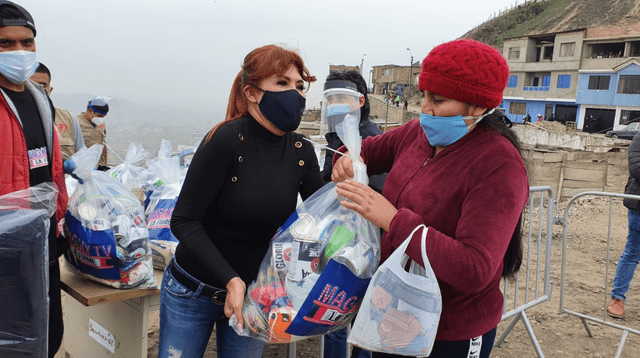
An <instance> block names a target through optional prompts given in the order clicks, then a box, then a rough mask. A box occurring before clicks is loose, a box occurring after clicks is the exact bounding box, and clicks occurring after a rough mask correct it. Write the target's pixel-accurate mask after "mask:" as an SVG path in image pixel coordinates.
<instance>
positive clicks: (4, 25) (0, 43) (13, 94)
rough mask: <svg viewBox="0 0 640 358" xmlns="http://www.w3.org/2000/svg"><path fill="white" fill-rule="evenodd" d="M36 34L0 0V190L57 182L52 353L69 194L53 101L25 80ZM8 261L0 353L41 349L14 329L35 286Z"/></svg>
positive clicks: (25, 16) (26, 318) (21, 12)
mask: <svg viewBox="0 0 640 358" xmlns="http://www.w3.org/2000/svg"><path fill="white" fill-rule="evenodd" d="M35 37H36V28H35V23H34V21H33V18H32V17H31V15H30V14H29V12H27V10H25V9H24V8H23V7H21V6H19V5H17V4H14V3H13V2H11V1H4V0H0V133H2V134H1V136H0V138H1V139H0V195H5V194H8V193H12V192H15V191H19V190H24V189H27V188H29V187H32V186H35V185H38V184H41V183H45V182H53V183H55V184H56V186H57V187H58V198H57V202H56V213H55V215H54V216H53V217H52V218H51V225H50V230H49V233H48V239H49V257H48V261H49V292H48V296H49V325H48V332H49V334H48V352H49V354H48V355H49V357H53V356H54V355H55V354H56V352H57V351H58V349H59V348H60V343H61V341H62V333H63V325H62V307H61V298H60V266H59V263H58V257H59V255H58V254H59V252H58V250H57V240H56V239H57V237H59V235H58V234H59V231H58V228H59V226H58V222H59V221H60V220H61V219H62V218H63V217H64V213H65V212H66V207H67V201H68V196H67V191H66V186H65V182H64V173H63V171H62V154H61V152H60V145H59V143H58V135H57V134H56V129H55V126H54V113H55V112H54V107H53V104H52V103H51V100H50V99H49V97H48V96H47V94H46V92H45V90H44V89H43V88H42V87H41V86H39V85H37V84H35V83H34V82H31V81H29V77H31V76H32V75H33V73H34V72H35V70H36V68H37V67H38V61H36V54H35V52H36V43H35ZM26 239H27V238H25V240H26ZM60 254H61V252H60ZM5 257H6V256H5ZM14 257H18V258H20V257H22V256H20V255H18V256H16V255H14ZM29 260H31V259H29ZM7 261H9V262H11V260H7V259H5V260H1V261H0V275H3V273H4V272H8V273H7V275H8V279H9V282H8V283H7V282H6V281H2V280H1V279H2V278H7V277H3V276H0V281H2V282H4V283H5V284H4V286H3V287H0V291H2V294H0V298H2V299H3V302H2V303H1V304H0V332H5V333H9V335H8V336H7V335H6V334H4V335H3V337H2V338H3V339H0V341H2V343H0V356H2V357H7V356H15V355H16V354H18V355H20V356H26V355H24V354H23V353H22V352H21V351H19V350H22V351H24V350H25V349H26V350H27V351H28V352H31V353H33V351H35V350H39V349H42V351H44V349H45V347H44V345H43V346H42V347H40V346H38V347H35V346H34V345H35V344H36V343H38V342H39V341H40V340H39V339H38V338H42V337H21V336H19V334H17V335H16V334H15V333H16V330H17V331H18V332H19V331H20V329H21V328H22V327H23V326H24V325H25V324H26V323H29V322H30V321H31V319H30V318H32V316H33V315H35V314H36V313H37V312H34V310H33V309H32V308H29V302H32V301H33V300H34V299H35V297H34V293H33V292H36V291H37V289H36V288H35V287H33V290H30V289H27V290H24V292H23V291H18V290H13V291H12V290H11V289H12V281H11V272H12V269H13V271H15V268H14V267H10V266H11V265H10V264H9V263H8V262H7ZM20 264H22V265H25V266H26V267H33V270H34V272H35V269H36V264H37V263H36V262H32V261H29V262H22V263H20ZM3 269H5V270H7V271H3ZM14 286H15V284H14ZM32 291H33V292H32ZM43 299H45V298H43ZM36 323H37V324H39V325H45V324H46V322H36ZM5 329H8V331H6V330H5ZM12 333H14V335H13V336H12ZM16 352H17V353H16ZM25 354H26V353H25Z"/></svg>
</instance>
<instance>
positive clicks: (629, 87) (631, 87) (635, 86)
mask: <svg viewBox="0 0 640 358" xmlns="http://www.w3.org/2000/svg"><path fill="white" fill-rule="evenodd" d="M618 93H625V94H640V76H620V81H619V82H618Z"/></svg>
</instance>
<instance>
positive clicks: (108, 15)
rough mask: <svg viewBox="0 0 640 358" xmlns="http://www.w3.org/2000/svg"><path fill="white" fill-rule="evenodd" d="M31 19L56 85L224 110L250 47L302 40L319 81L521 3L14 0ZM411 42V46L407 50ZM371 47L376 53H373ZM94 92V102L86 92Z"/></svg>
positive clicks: (417, 51)
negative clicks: (334, 70)
mask: <svg viewBox="0 0 640 358" xmlns="http://www.w3.org/2000/svg"><path fill="white" fill-rule="evenodd" d="M14 1H16V3H18V4H20V5H22V6H24V7H25V8H26V9H27V10H28V11H29V12H30V13H31V15H32V16H33V18H34V20H35V24H36V29H37V36H36V46H37V58H38V60H39V61H41V62H43V63H44V64H46V65H47V67H49V69H50V70H51V72H52V77H53V79H52V86H53V87H54V88H55V90H54V92H53V94H52V99H53V100H54V102H55V96H56V93H60V94H67V93H76V92H84V93H89V94H92V95H93V94H95V95H103V96H109V97H113V98H123V99H128V100H131V101H134V102H142V101H143V102H145V103H162V104H172V105H175V106H181V107H189V108H194V107H199V108H205V109H207V110H210V111H211V115H212V119H214V118H215V119H216V120H218V119H217V118H218V117H220V118H222V117H223V116H224V112H225V109H226V103H227V99H228V96H229V90H230V87H231V83H232V81H233V78H234V77H235V76H236V74H237V73H238V71H239V70H240V66H241V64H242V60H243V58H244V56H245V55H246V54H247V53H249V52H250V51H251V50H253V49H254V48H256V47H260V46H262V45H266V44H272V43H276V44H285V45H288V46H290V47H293V48H295V49H297V50H298V51H299V52H300V54H301V55H302V57H303V59H304V60H305V64H306V65H307V67H308V68H309V70H310V71H311V73H312V74H313V75H315V76H316V77H317V78H318V81H317V82H316V83H314V84H313V85H312V86H311V90H310V91H309V93H308V95H307V108H311V107H314V106H318V104H319V102H320V100H321V88H322V84H323V83H324V79H325V78H326V76H327V75H328V73H329V65H332V64H333V65H352V66H359V65H360V63H361V61H362V59H363V58H364V74H366V76H365V77H366V79H367V82H369V71H370V70H371V66H377V65H385V64H396V65H405V66H408V65H409V64H410V58H411V55H413V58H414V61H419V60H420V61H421V60H422V59H423V58H424V57H425V56H426V55H427V53H428V52H429V51H430V50H431V49H432V48H433V47H434V46H436V45H438V44H440V43H442V42H446V41H450V40H453V39H455V38H458V37H460V36H462V35H463V34H464V33H466V32H467V31H468V30H470V29H472V28H473V27H474V26H476V25H478V24H480V23H482V22H484V21H485V20H487V19H488V18H489V17H490V16H491V15H492V14H494V13H497V12H498V11H499V10H504V9H505V8H507V7H508V8H511V7H512V6H513V5H515V4H517V3H518V4H521V3H522V2H523V0H520V1H518V2H516V1H515V0H510V1H507V0H492V1H489V2H486V1H477V0H449V1H446V0H445V1H426V0H392V1H380V0H367V1H353V0H321V1H309V0H287V1H284V0H217V1H216V0H172V1H168V0H51V1H49V0H14ZM407 48H410V49H411V52H409V51H408V50H407ZM365 54H366V55H365ZM87 100H89V99H87Z"/></svg>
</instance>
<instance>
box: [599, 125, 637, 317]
mask: <svg viewBox="0 0 640 358" xmlns="http://www.w3.org/2000/svg"><path fill="white" fill-rule="evenodd" d="M628 155H629V180H628V181H627V186H626V187H625V189H624V193H625V194H628V195H640V184H639V183H640V136H639V135H638V134H636V135H635V136H634V137H633V140H632V141H631V144H630V145H629V154H628ZM623 204H624V206H625V207H626V208H627V209H628V212H627V217H628V218H629V225H628V226H629V234H628V235H627V244H626V245H625V246H624V251H622V255H621V256H620V260H618V266H617V267H616V275H615V277H614V279H613V289H612V290H611V302H610V303H609V307H607V313H609V316H611V317H614V318H622V317H623V316H624V302H625V301H626V300H627V297H626V296H625V295H626V294H627V291H629V285H630V284H631V280H632V279H633V274H634V273H635V271H636V267H638V262H640V201H639V200H635V199H629V198H625V199H624V201H623Z"/></svg>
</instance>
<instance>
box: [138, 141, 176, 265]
mask: <svg viewBox="0 0 640 358" xmlns="http://www.w3.org/2000/svg"><path fill="white" fill-rule="evenodd" d="M162 143H163V147H164V148H166V146H167V143H168V148H169V154H170V153H171V151H170V148H171V143H170V142H169V141H167V140H164V139H163V141H162ZM162 150H163V149H161V151H162ZM147 166H148V167H149V170H150V171H151V172H153V173H155V174H156V175H157V176H158V181H157V183H159V185H158V186H157V187H156V189H155V190H154V191H153V192H152V194H151V196H150V197H149V204H148V205H147V208H146V209H145V217H146V218H147V229H148V230H149V239H150V245H151V252H152V256H153V266H154V267H156V268H159V269H164V268H165V267H166V266H167V264H168V263H169V260H170V259H171V257H172V256H173V254H174V253H175V251H176V247H177V246H178V239H177V238H176V237H175V236H174V235H173V233H172V232H171V227H170V223H171V215H172V214H173V209H174V208H175V206H176V202H177V201H178V195H180V190H181V189H182V183H183V177H182V169H181V168H180V158H179V157H177V156H176V157H172V156H164V155H163V156H158V158H156V159H153V160H150V161H148V162H147Z"/></svg>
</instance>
